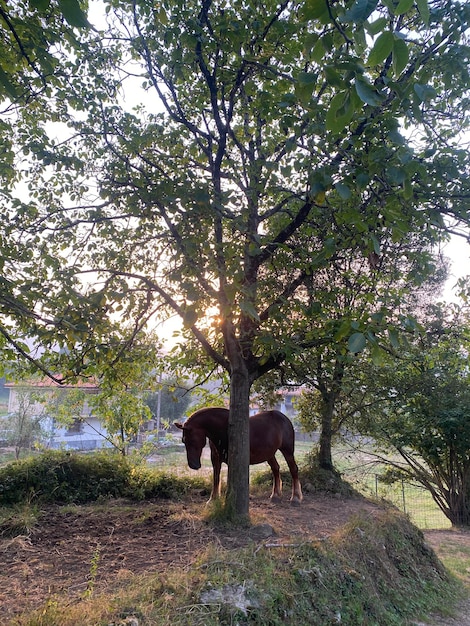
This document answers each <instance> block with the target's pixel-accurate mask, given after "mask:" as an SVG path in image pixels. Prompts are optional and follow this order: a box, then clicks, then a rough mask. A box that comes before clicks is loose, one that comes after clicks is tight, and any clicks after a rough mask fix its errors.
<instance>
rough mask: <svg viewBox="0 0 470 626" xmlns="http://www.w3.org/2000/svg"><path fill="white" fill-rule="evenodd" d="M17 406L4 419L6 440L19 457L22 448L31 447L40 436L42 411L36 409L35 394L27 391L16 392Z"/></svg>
mask: <svg viewBox="0 0 470 626" xmlns="http://www.w3.org/2000/svg"><path fill="white" fill-rule="evenodd" d="M17 397H18V406H17V408H16V410H15V411H14V412H13V413H11V414H10V415H9V417H8V418H7V419H6V420H5V421H6V430H7V441H8V443H9V444H10V445H12V446H14V448H15V458H16V459H19V458H20V454H21V451H22V450H26V449H29V448H31V446H32V445H33V444H34V443H36V442H37V441H39V440H40V439H41V437H42V421H43V419H44V413H43V411H42V410H40V411H39V412H38V411H37V407H38V403H37V398H36V397H35V395H34V394H33V393H31V392H28V391H19V392H18V396H17Z"/></svg>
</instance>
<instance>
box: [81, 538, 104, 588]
mask: <svg viewBox="0 0 470 626" xmlns="http://www.w3.org/2000/svg"><path fill="white" fill-rule="evenodd" d="M100 555H101V544H100V543H98V544H97V546H96V548H95V549H94V551H93V554H92V557H91V563H90V572H89V574H88V583H87V587H86V590H85V593H84V594H83V597H84V598H90V597H91V596H92V595H93V591H94V589H95V582H96V576H97V575H98V567H99V564H100Z"/></svg>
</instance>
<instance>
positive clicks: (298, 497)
mask: <svg viewBox="0 0 470 626" xmlns="http://www.w3.org/2000/svg"><path fill="white" fill-rule="evenodd" d="M281 452H282V454H283V455H284V458H285V459H286V462H287V465H288V466H289V471H290V474H291V476H292V496H291V499H290V502H291V504H293V505H297V506H298V505H299V504H300V503H301V502H302V499H303V495H302V487H301V486H300V480H299V468H298V467H297V463H296V462H295V459H294V453H293V452H291V451H290V450H289V451H284V450H281Z"/></svg>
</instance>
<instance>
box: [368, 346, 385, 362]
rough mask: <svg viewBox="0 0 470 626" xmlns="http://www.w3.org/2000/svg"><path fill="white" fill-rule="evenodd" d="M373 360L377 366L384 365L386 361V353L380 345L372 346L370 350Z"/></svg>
mask: <svg viewBox="0 0 470 626" xmlns="http://www.w3.org/2000/svg"><path fill="white" fill-rule="evenodd" d="M370 354H371V357H372V362H373V364H374V365H375V366H376V367H380V366H382V365H383V364H384V363H385V361H386V358H385V357H386V354H385V352H384V351H383V350H382V348H381V347H380V346H378V345H375V346H372V349H371V351H370Z"/></svg>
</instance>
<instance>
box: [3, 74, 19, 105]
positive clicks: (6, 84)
mask: <svg viewBox="0 0 470 626" xmlns="http://www.w3.org/2000/svg"><path fill="white" fill-rule="evenodd" d="M2 87H3V90H2ZM2 91H4V92H5V93H6V94H7V95H8V96H10V98H13V99H15V98H17V97H18V90H17V88H16V85H15V84H14V83H12V82H11V80H10V78H9V76H8V75H7V74H6V73H5V72H4V71H3V69H2V68H1V67H0V94H1V93H2Z"/></svg>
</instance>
